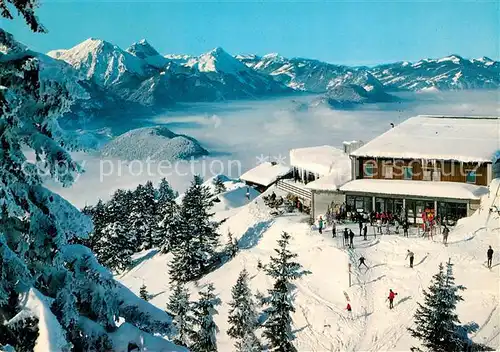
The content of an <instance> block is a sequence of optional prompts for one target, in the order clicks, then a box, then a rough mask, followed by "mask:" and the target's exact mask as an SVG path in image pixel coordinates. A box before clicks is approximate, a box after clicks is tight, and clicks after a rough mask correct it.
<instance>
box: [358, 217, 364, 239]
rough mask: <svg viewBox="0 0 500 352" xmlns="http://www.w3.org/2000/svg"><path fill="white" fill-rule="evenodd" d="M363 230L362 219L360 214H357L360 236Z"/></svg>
mask: <svg viewBox="0 0 500 352" xmlns="http://www.w3.org/2000/svg"><path fill="white" fill-rule="evenodd" d="M362 232H363V219H362V218H361V215H360V216H359V235H360V236H361V234H362Z"/></svg>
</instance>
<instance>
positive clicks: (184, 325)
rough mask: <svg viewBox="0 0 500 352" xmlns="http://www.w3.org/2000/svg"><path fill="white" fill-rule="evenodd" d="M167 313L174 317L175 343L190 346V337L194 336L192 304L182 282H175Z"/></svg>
mask: <svg viewBox="0 0 500 352" xmlns="http://www.w3.org/2000/svg"><path fill="white" fill-rule="evenodd" d="M167 312H168V313H169V314H170V315H172V317H173V320H174V325H175V327H176V330H177V336H176V337H175V339H174V342H175V343H176V344H178V345H181V346H188V345H189V343H190V342H189V336H190V334H192V331H193V330H192V328H191V317H190V312H191V303H190V301H189V291H188V290H187V288H186V287H185V286H184V284H183V283H181V282H174V283H173V285H172V294H171V295H170V297H169V300H168V303H167Z"/></svg>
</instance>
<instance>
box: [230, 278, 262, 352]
mask: <svg viewBox="0 0 500 352" xmlns="http://www.w3.org/2000/svg"><path fill="white" fill-rule="evenodd" d="M231 296H232V300H231V302H229V306H230V307H231V308H230V309H229V318H228V323H229V325H230V327H229V329H228V331H227V334H228V335H229V336H231V337H232V338H234V339H236V344H235V346H236V347H237V348H238V349H239V350H243V347H244V346H246V345H247V344H249V343H250V344H251V343H258V340H257V338H256V336H255V329H256V328H257V325H258V320H257V310H256V307H255V301H254V297H253V294H252V291H251V290H250V287H249V286H248V272H247V271H246V269H243V270H242V271H241V273H240V275H239V276H238V280H237V281H236V284H235V285H234V286H233V288H232V290H231ZM256 347H257V346H256ZM258 347H259V348H260V346H258Z"/></svg>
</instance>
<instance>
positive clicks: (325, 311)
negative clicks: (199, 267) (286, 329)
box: [119, 180, 500, 351]
mask: <svg viewBox="0 0 500 352" xmlns="http://www.w3.org/2000/svg"><path fill="white" fill-rule="evenodd" d="M499 186H500V184H499V182H498V180H495V181H494V182H493V184H492V186H491V187H490V189H491V190H490V193H489V195H486V196H485V197H484V198H483V199H482V205H481V209H480V210H479V212H477V213H476V214H474V215H473V216H472V217H470V218H467V219H464V220H462V221H460V222H459V224H458V225H457V227H456V228H455V229H454V230H453V231H452V232H451V234H450V236H449V239H448V240H449V244H448V246H447V247H445V246H444V245H443V244H442V243H441V237H440V236H438V237H435V238H434V240H428V239H423V238H420V237H416V236H415V237H410V238H403V237H400V236H398V235H383V236H380V237H377V238H376V239H375V238H374V237H373V236H369V238H368V240H367V241H363V240H362V237H359V236H358V235H357V236H356V237H355V249H354V250H345V249H343V247H342V243H341V239H340V238H337V239H333V238H331V232H330V231H329V229H327V230H326V231H324V232H323V235H319V234H318V232H317V231H314V230H311V228H310V226H309V225H308V224H307V218H306V217H305V216H302V215H299V214H288V215H284V216H281V217H277V218H274V217H272V216H271V215H270V214H269V209H268V208H267V207H266V206H265V205H264V204H263V201H262V199H261V198H260V197H258V198H256V199H254V200H252V201H250V202H248V203H247V204H246V205H243V206H241V207H239V208H234V209H232V210H231V211H228V210H227V207H226V206H224V207H223V209H220V208H219V209H220V210H223V211H224V212H225V214H227V215H229V217H228V219H227V221H226V222H225V223H224V224H223V226H222V228H221V233H222V234H225V233H226V232H227V231H228V230H230V231H231V232H232V233H233V234H234V235H235V236H236V237H237V238H239V239H240V245H241V247H242V250H241V252H240V253H239V254H238V255H237V256H236V258H234V259H233V260H231V261H230V262H228V263H226V264H225V265H224V266H223V267H221V268H220V269H218V270H217V271H215V272H213V273H211V274H209V275H207V276H206V277H204V278H203V279H202V280H200V282H198V283H193V284H191V285H190V289H191V292H192V293H193V295H192V299H196V294H195V293H196V292H197V291H198V288H199V287H196V286H202V285H204V284H205V283H208V282H213V283H214V285H215V288H216V291H217V293H218V294H219V296H220V298H221V299H222V302H223V304H222V306H220V307H219V309H218V310H219V315H217V316H216V322H217V324H218V326H219V328H220V333H219V334H218V335H217V340H218V346H219V350H220V351H234V347H233V341H232V340H231V339H230V338H229V337H228V336H227V334H226V331H227V329H228V324H227V317H228V310H229V307H228V305H227V303H228V302H229V301H230V299H231V287H232V286H233V285H234V283H235V282H236V279H237V276H238V274H239V272H240V271H241V270H242V269H243V268H246V269H247V270H248V271H249V276H250V278H251V287H252V288H253V290H254V292H255V291H257V290H259V291H260V292H262V293H264V294H267V289H268V288H269V287H270V286H271V285H272V282H271V280H269V278H268V277H267V276H266V275H265V273H264V272H262V271H259V270H258V269H257V262H258V261H259V260H260V261H262V263H263V264H266V263H267V262H268V261H269V256H270V255H273V254H274V253H273V249H274V248H275V246H276V240H277V239H278V238H279V236H280V234H281V232H282V231H287V232H289V233H290V234H291V235H292V236H293V240H292V243H291V250H292V251H294V252H296V253H298V255H299V257H298V260H299V261H300V262H301V264H302V265H303V266H304V268H305V269H307V270H310V271H311V272H312V274H311V275H308V276H305V277H303V278H302V279H300V280H298V281H297V282H296V287H297V289H296V294H295V301H294V302H295V308H296V312H295V313H294V315H293V324H294V331H295V335H296V340H295V345H296V347H297V348H298V349H299V350H300V351H403V350H406V351H407V350H409V349H410V347H412V346H416V345H418V341H416V340H414V339H413V338H412V337H411V336H410V335H409V333H408V332H407V328H408V327H409V326H411V325H412V324H413V313H414V312H415V310H416V307H417V302H423V294H422V290H423V289H424V288H427V287H428V286H429V283H430V279H431V277H432V275H433V274H435V273H436V271H437V268H438V265H439V263H440V262H445V261H447V260H448V259H449V258H451V260H452V262H453V263H454V264H455V267H454V269H455V276H456V282H457V283H459V284H463V285H465V286H466V287H467V290H466V291H465V292H464V293H463V297H464V302H461V303H459V306H458V313H459V317H460V319H461V320H462V322H463V323H466V322H469V321H475V322H476V323H478V324H479V326H480V329H479V331H478V332H477V333H476V334H475V335H473V339H474V340H475V341H476V342H482V343H485V344H488V345H489V346H491V347H494V348H499V347H500V338H499V336H500V322H499V318H498V316H499V314H498V313H499V309H498V302H499V290H498V288H499V283H500V281H499V269H500V265H498V263H499V256H498V252H499V251H500V249H499V241H498V238H499V234H500V233H499V231H500V229H499V227H500V225H499V224H500V222H499V221H500V218H499V215H498V213H496V212H493V213H492V212H490V211H489V209H490V208H491V206H492V205H496V206H498V207H499V209H500V201H499V198H498V190H497V189H496V188H495V187H497V188H498V187H499ZM234 191H235V190H234V188H233V189H231V191H230V192H234ZM270 191H272V189H271V190H269V192H270ZM242 196H243V193H242ZM233 204H237V202H235V203H233ZM237 205H241V204H237ZM341 229H342V225H339V226H338V227H337V231H339V230H341ZM353 231H354V232H355V233H356V234H359V230H358V229H357V225H353ZM371 233H373V232H372V231H371V229H369V234H371ZM488 245H491V246H492V247H493V248H494V249H495V251H496V253H495V257H494V260H493V265H494V267H493V268H492V270H488V269H487V268H486V266H485V261H486V250H487V248H488ZM407 249H410V250H412V251H413V252H414V253H415V265H414V268H413V269H410V268H409V267H408V261H406V260H405V256H406V250H407ZM361 255H362V256H364V257H365V258H366V261H367V264H368V266H369V267H370V269H369V270H366V269H365V268H364V267H362V268H361V269H358V268H357V260H358V258H359V257H360V256H361ZM170 259H171V256H170V255H160V254H157V253H155V252H154V251H153V252H150V253H149V254H148V255H147V256H146V257H145V258H144V260H143V261H141V262H140V264H138V265H137V266H136V267H135V268H133V269H132V270H130V271H129V272H128V273H125V274H124V275H123V276H122V277H120V278H119V279H120V281H122V282H123V283H124V284H125V285H126V286H128V287H130V288H131V289H132V290H133V291H134V292H139V287H140V286H141V285H142V283H143V282H144V283H146V285H147V287H148V291H149V292H150V293H151V294H152V295H154V298H153V299H152V303H153V304H155V305H157V306H158V307H159V308H160V309H164V308H165V306H166V302H167V300H168V295H169V286H168V282H169V280H168V279H169V278H168V272H167V271H168V269H167V266H168V263H169V260H170ZM349 262H351V263H353V274H352V286H351V287H349V285H348V272H347V266H348V263H349ZM391 288H392V289H393V290H394V291H395V292H397V293H398V296H397V298H396V301H395V307H394V309H393V310H389V308H388V303H387V302H386V297H387V295H388V292H389V289H391ZM344 291H345V292H346V293H347V294H348V295H349V296H350V300H351V305H352V308H353V312H352V317H349V316H348V314H347V312H346V311H345V306H346V299H345V297H344V293H343V292H344Z"/></svg>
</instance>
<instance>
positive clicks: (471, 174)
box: [465, 170, 476, 183]
mask: <svg viewBox="0 0 500 352" xmlns="http://www.w3.org/2000/svg"><path fill="white" fill-rule="evenodd" d="M465 181H466V182H467V183H476V171H475V170H470V171H467V176H466V177H465Z"/></svg>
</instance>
